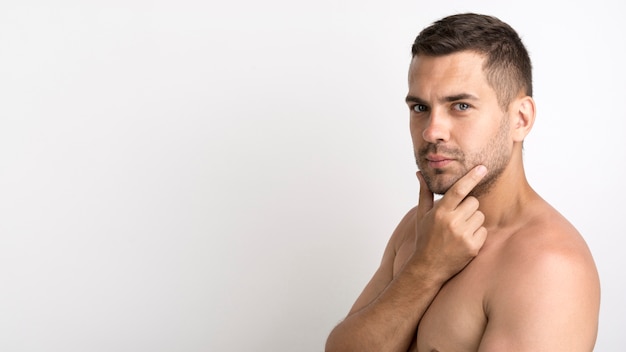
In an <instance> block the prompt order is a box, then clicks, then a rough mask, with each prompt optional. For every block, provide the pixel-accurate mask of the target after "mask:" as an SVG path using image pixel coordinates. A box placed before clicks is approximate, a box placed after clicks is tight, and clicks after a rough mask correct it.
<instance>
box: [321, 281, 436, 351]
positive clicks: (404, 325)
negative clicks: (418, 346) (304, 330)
mask: <svg viewBox="0 0 626 352" xmlns="http://www.w3.org/2000/svg"><path fill="white" fill-rule="evenodd" d="M441 285H442V283H440V282H436V281H433V280H424V276H423V275H420V274H416V273H411V272H408V271H403V272H401V273H400V274H399V275H398V276H397V277H396V278H395V279H394V280H392V281H391V282H390V283H389V285H388V286H387V287H386V288H385V290H384V291H383V292H382V293H381V294H380V295H379V296H378V297H377V298H376V299H374V300H373V301H372V302H371V303H370V304H368V305H367V306H365V307H363V308H362V309H360V310H359V311H357V312H354V313H352V314H350V315H349V316H348V317H346V319H345V320H344V321H342V322H341V323H340V324H339V325H337V326H336V327H335V329H334V330H333V331H332V332H331V334H330V336H329V337H328V341H327V343H326V352H334V351H342V352H345V351H359V352H367V351H376V352H386V351H394V352H395V351H398V352H406V351H407V349H408V348H409V346H410V345H411V342H412V341H413V339H415V336H416V330H417V324H418V323H419V321H420V319H421V318H422V315H423V314H424V312H425V311H426V309H427V308H428V306H429V305H430V302H431V301H432V300H433V298H434V297H435V296H436V295H437V292H439V289H440V288H441Z"/></svg>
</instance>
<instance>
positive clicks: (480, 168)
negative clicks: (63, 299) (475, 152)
mask: <svg viewBox="0 0 626 352" xmlns="http://www.w3.org/2000/svg"><path fill="white" fill-rule="evenodd" d="M476 173H477V174H478V176H484V175H485V174H486V173H487V168H486V167H485V165H478V167H477V168H476Z"/></svg>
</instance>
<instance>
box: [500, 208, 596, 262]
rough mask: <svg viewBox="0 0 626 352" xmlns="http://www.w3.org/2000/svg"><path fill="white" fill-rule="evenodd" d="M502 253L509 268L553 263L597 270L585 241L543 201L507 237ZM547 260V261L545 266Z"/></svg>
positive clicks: (563, 218)
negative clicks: (508, 263) (509, 264)
mask: <svg viewBox="0 0 626 352" xmlns="http://www.w3.org/2000/svg"><path fill="white" fill-rule="evenodd" d="M502 254H503V255H504V256H506V258H507V259H508V260H507V261H508V262H510V263H511V267H508V269H509V270H512V271H520V274H521V272H532V270H535V269H546V268H550V267H552V266H557V265H558V266H560V265H563V266H574V267H577V268H578V269H581V268H584V269H586V270H589V271H590V272H593V273H596V268H595V264H594V262H593V258H592V256H591V252H590V251H589V248H588V246H587V243H586V242H585V240H584V239H583V237H582V236H581V234H580V233H579V232H578V231H577V230H576V228H574V226H573V225H572V224H571V223H570V222H569V221H568V220H567V219H565V217H563V216H562V215H561V214H560V213H559V212H558V211H557V210H556V209H554V208H553V207H552V206H550V205H549V204H547V203H545V202H543V203H542V204H541V206H540V207H539V208H538V209H537V211H536V212H535V213H534V214H533V215H532V216H531V217H529V218H528V219H527V221H525V222H524V223H522V224H520V226H519V228H517V229H516V230H515V231H514V233H513V234H512V235H511V237H510V238H509V239H508V240H507V241H506V244H505V245H504V247H503V251H502ZM547 264H550V265H548V266H547V267H546V265H547Z"/></svg>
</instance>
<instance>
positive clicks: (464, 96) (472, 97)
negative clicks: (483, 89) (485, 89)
mask: <svg viewBox="0 0 626 352" xmlns="http://www.w3.org/2000/svg"><path fill="white" fill-rule="evenodd" d="M442 100H443V101H445V102H448V103H451V102H453V101H458V100H478V97H477V96H475V95H472V94H469V93H460V94H455V95H449V96H447V97H443V99H442Z"/></svg>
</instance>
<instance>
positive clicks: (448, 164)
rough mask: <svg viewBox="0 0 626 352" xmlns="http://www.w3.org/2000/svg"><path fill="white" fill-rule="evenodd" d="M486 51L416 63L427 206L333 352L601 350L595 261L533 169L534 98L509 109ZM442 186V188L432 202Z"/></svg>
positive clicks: (412, 220) (332, 341)
mask: <svg viewBox="0 0 626 352" xmlns="http://www.w3.org/2000/svg"><path fill="white" fill-rule="evenodd" d="M483 60H484V58H483V57H482V56H480V55H477V54H475V53H472V52H460V53H455V54H451V55H447V56H442V57H416V58H414V60H413V61H412V63H411V67H410V72H409V94H408V96H407V103H408V104H409V108H410V109H411V136H412V139H413V144H414V148H415V151H416V158H417V162H418V165H419V167H420V172H419V173H418V179H419V182H420V197H419V204H418V206H417V207H415V208H414V209H412V210H411V211H409V212H408V214H407V215H406V216H405V217H404V218H403V219H402V221H401V222H400V224H399V225H398V227H397V229H396V230H395V231H394V233H393V234H392V236H391V239H390V240H389V243H388V245H387V248H386V250H385V252H384V255H383V259H382V262H381V265H380V267H379V269H378V270H377V272H376V273H375V274H374V276H373V277H372V279H371V281H370V282H369V283H368V285H367V286H366V287H365V289H364V290H363V292H362V294H361V295H360V296H359V298H358V299H357V300H356V302H355V304H354V305H353V307H352V309H351V310H350V312H349V314H348V316H347V317H346V319H345V320H344V321H343V322H342V323H340V324H339V325H338V326H337V327H336V328H335V329H334V330H333V332H332V333H331V334H330V336H329V338H328V341H327V346H326V350H327V351H403V352H404V351H420V352H432V351H439V352H445V351H591V350H593V346H594V343H595V338H596V334H597V324H598V310H599V300H600V288H599V280H598V276H597V271H596V268H595V264H594V262H593V259H592V257H591V254H590V252H589V250H588V248H587V245H586V244H585V242H584V240H583V239H582V237H581V236H580V235H579V234H578V232H577V231H576V229H574V227H573V226H572V225H571V224H569V223H568V222H567V220H566V219H565V218H563V217H562V216H561V215H560V214H559V213H558V212H557V211H556V210H555V209H553V208H552V207H551V206H550V205H549V204H548V203H546V202H545V201H544V200H543V199H542V198H541V197H539V195H537V193H535V192H534V191H533V190H532V188H531V187H530V186H529V184H528V182H527V180H526V177H525V174H524V170H523V163H522V142H523V140H524V138H525V137H526V135H527V134H528V132H529V131H530V129H531V128H532V124H533V122H534V118H535V106H534V101H533V100H532V98H530V97H527V96H524V95H520V96H518V97H517V98H516V99H515V100H514V101H513V102H511V104H509V106H508V109H507V110H506V111H502V108H501V107H500V106H499V105H498V101H497V96H496V94H495V92H494V91H493V89H492V88H491V87H490V86H489V85H488V84H487V82H486V80H485V77H484V73H483V72H482V64H483ZM420 151H424V152H423V153H421V152H420ZM477 165H478V166H477ZM483 165H484V166H483ZM485 166H486V168H485ZM431 190H434V191H436V192H440V193H444V195H443V197H442V198H441V199H440V200H438V201H433V193H431Z"/></svg>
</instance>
